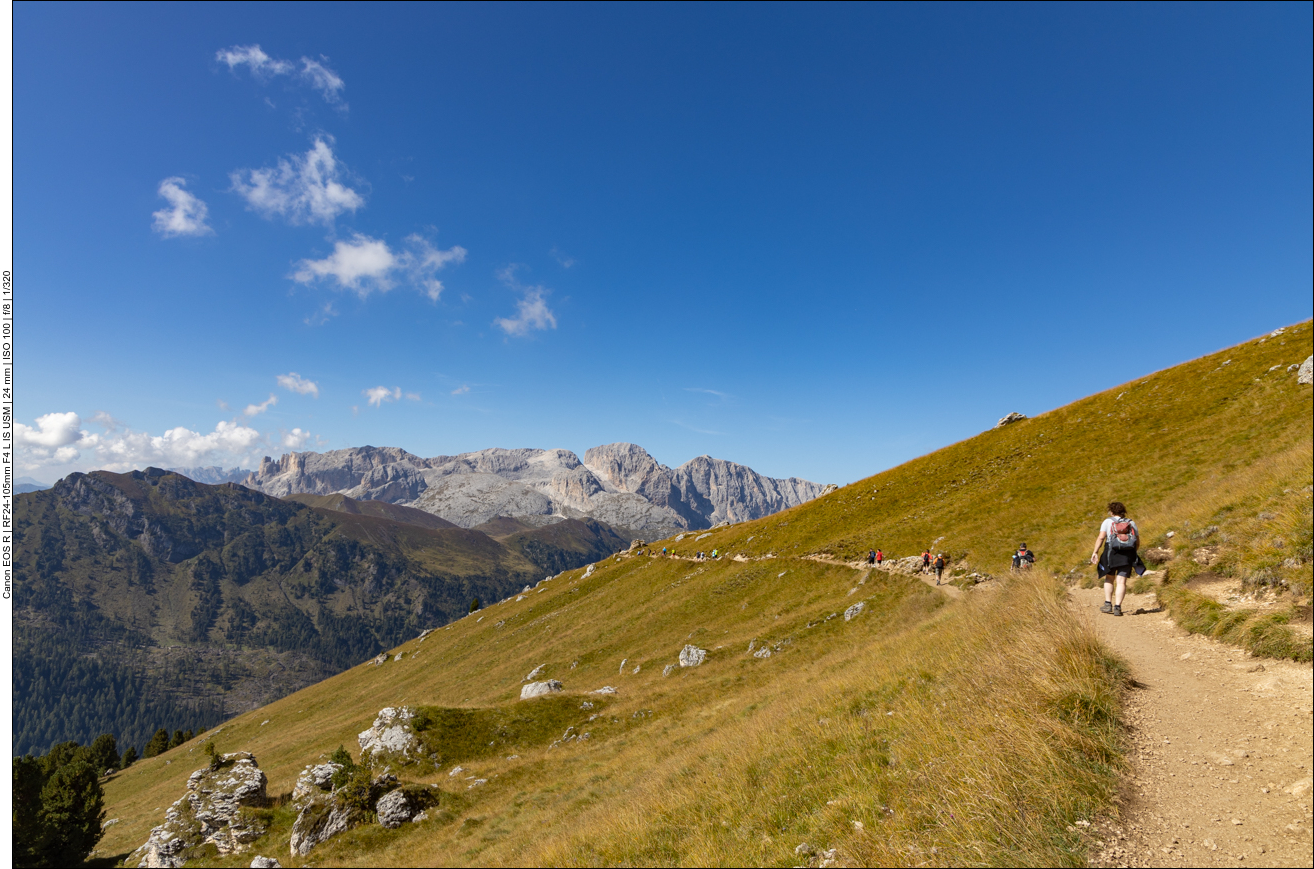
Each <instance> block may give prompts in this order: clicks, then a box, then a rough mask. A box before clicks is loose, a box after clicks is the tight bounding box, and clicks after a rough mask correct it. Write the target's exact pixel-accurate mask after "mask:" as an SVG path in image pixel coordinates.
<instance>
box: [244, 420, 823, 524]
mask: <svg viewBox="0 0 1314 869" xmlns="http://www.w3.org/2000/svg"><path fill="white" fill-rule="evenodd" d="M243 485H246V486H249V487H251V488H254V489H258V490H260V491H262V492H265V493H266V494H270V495H275V496H278V497H284V496H287V495H293V494H312V495H328V494H342V495H346V496H347V497H350V498H355V499H358V500H373V501H385V502H388V503H390V504H400V505H403V506H408V507H415V508H417V509H420V510H424V511H426V512H428V513H432V514H434V515H436V516H441V517H442V518H444V519H446V520H448V521H449V522H454V523H456V524H457V525H460V526H462V527H465V528H473V527H475V526H477V525H481V524H483V523H485V522H489V521H491V520H493V519H495V518H497V517H499V516H507V517H513V518H516V519H518V520H520V521H522V522H525V523H527V524H529V525H531V526H533V527H539V526H542V525H546V524H552V523H555V522H560V521H562V520H564V519H567V518H594V519H598V520H601V521H603V522H606V523H608V524H609V525H612V526H614V527H616V528H618V529H624V530H626V531H628V532H633V533H634V534H636V535H637V536H642V537H647V538H649V539H651V538H652V537H656V536H662V535H665V534H668V533H674V532H676V531H682V530H688V529H692V528H706V527H710V526H711V525H714V524H716V523H717V522H722V521H726V520H729V521H741V520H744V519H753V518H757V517H759V516H765V515H768V514H770V513H774V512H776V511H778V510H783V509H786V508H788V507H793V506H795V505H797V504H801V503H803V502H804V501H808V500H811V499H812V498H815V497H816V496H817V495H818V494H819V493H820V492H821V487H820V486H818V485H817V484H815V483H810V482H808V481H806V480H798V479H795V478H790V479H787V480H776V479H773V478H770V477H764V476H762V475H760V474H758V473H756V472H755V471H753V469H752V468H748V467H746V466H744V465H739V464H735V463H734V462H727V461H724V460H721V459H714V458H712V457H710V456H699V457H698V458H696V459H692V460H690V461H689V462H686V463H685V464H684V465H682V466H680V467H679V468H677V469H674V470H673V469H671V468H669V467H667V466H666V465H663V464H661V463H659V462H658V461H657V460H656V459H654V458H653V457H652V455H650V454H649V453H648V451H647V450H645V449H644V448H643V447H641V446H639V445H637V444H631V443H613V444H604V445H602V446H597V447H593V448H592V449H590V450H587V451H586V452H585V453H584V461H582V462H581V461H580V459H579V457H578V456H577V455H576V454H575V453H573V452H571V451H570V450H564V449H551V450H542V449H503V448H491V449H485V450H478V451H475V452H470V453H462V454H460V455H456V456H436V457H434V458H428V459H425V458H421V457H419V456H416V455H413V454H411V453H408V452H406V451H405V450H402V449H398V448H395V447H355V448H352V449H346V450H333V451H330V452H326V453H313V452H306V453H289V454H287V455H284V456H283V457H282V458H280V459H279V460H278V461H274V460H273V459H269V458H266V459H265V460H264V461H263V462H262V463H261V465H260V469H259V470H258V471H255V472H254V473H252V474H251V475H250V476H249V477H248V478H247V479H246V480H245V481H244V483H243Z"/></svg>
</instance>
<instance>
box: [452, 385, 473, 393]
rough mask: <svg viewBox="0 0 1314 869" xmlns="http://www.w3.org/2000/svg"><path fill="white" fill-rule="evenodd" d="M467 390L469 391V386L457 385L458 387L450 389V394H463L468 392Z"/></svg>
mask: <svg viewBox="0 0 1314 869" xmlns="http://www.w3.org/2000/svg"><path fill="white" fill-rule="evenodd" d="M469 391H470V387H469V386H465V385H462V386H458V387H456V388H455V389H453V390H452V395H465V394H466V393H467V392H469Z"/></svg>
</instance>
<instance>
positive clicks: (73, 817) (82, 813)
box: [39, 757, 105, 866]
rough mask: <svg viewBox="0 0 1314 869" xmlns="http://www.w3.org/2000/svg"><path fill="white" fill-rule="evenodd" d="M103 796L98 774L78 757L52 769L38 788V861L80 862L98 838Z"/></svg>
mask: <svg viewBox="0 0 1314 869" xmlns="http://www.w3.org/2000/svg"><path fill="white" fill-rule="evenodd" d="M104 806H105V797H104V794H103V792H102V791H101V789H100V781H99V776H98V775H97V774H96V770H94V769H92V767H91V764H89V763H87V761H86V760H84V759H83V758H82V757H76V758H74V759H73V760H72V761H71V762H69V763H66V764H64V765H63V766H61V767H60V768H59V769H57V770H55V772H54V774H53V775H51V776H50V778H49V779H48V780H47V781H46V785H45V787H43V788H42V789H41V809H40V815H39V817H40V819H41V826H42V827H43V828H44V834H45V835H44V836H43V840H44V841H43V842H42V848H41V851H42V853H41V858H42V859H41V862H42V863H43V864H44V865H48V866H73V865H76V864H78V863H81V862H82V861H83V860H84V859H85V858H86V856H87V855H88V854H90V853H91V850H92V849H93V848H95V847H96V843H97V842H98V841H100V837H101V828H100V825H101V822H102V821H103V820H105V811H104Z"/></svg>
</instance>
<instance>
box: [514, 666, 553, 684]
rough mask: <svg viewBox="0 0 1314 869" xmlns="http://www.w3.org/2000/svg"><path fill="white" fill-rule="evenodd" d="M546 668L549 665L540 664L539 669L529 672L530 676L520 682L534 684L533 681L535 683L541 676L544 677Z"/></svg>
mask: <svg viewBox="0 0 1314 869" xmlns="http://www.w3.org/2000/svg"><path fill="white" fill-rule="evenodd" d="M546 666H547V664H539V665H538V666H537V667H535V668H534V669H532V670H530V671H529V675H528V676H526V677H525V678H523V679H521V680H520V681H521V682H533V681H534V680H535V679H537V678H538V677H539V676H541V675H543V668H544V667H546Z"/></svg>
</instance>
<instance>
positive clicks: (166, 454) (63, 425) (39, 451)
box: [15, 412, 268, 471]
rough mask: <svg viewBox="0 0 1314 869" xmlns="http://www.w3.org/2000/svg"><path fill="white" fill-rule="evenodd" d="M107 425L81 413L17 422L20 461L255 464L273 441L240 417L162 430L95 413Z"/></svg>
mask: <svg viewBox="0 0 1314 869" xmlns="http://www.w3.org/2000/svg"><path fill="white" fill-rule="evenodd" d="M93 421H95V422H98V423H99V424H100V425H102V426H103V427H104V428H105V429H106V430H105V432H104V433H103V434H100V433H94V432H89V431H86V430H85V429H83V428H82V427H81V419H80V418H79V416H78V414H76V413H71V412H70V413H48V414H46V415H45V416H41V417H38V418H37V420H36V426H34V427H33V426H26V425H24V424H22V423H17V424H16V425H15V433H16V435H17V438H16V446H17V452H18V464H19V466H20V467H21V468H23V469H35V468H40V467H49V466H52V465H56V466H65V467H66V468H70V469H72V467H73V466H75V465H76V467H77V468H83V469H86V470H96V469H104V470H110V471H127V470H132V469H134V468H144V467H147V466H150V465H154V466H156V467H161V468H172V467H190V466H193V465H200V464H223V465H225V466H227V467H232V466H234V465H237V466H240V467H252V466H253V465H254V463H255V462H257V461H259V458H260V455H259V454H258V449H260V448H262V447H263V446H264V445H266V443H267V442H268V438H265V437H263V436H262V435H261V434H260V432H258V431H256V430H255V429H253V428H250V427H249V426H246V425H243V424H241V423H239V422H236V421H221V422H219V423H218V424H216V425H215V427H214V431H212V432H208V433H201V432H195V431H192V430H190V429H188V428H185V427H182V426H179V427H176V428H172V429H169V430H168V431H166V432H165V433H164V434H162V435H151V434H148V433H146V432H137V431H132V430H131V429H128V428H126V427H123V426H122V424H121V423H118V422H117V421H115V420H114V419H113V418H112V417H110V416H109V415H108V414H103V413H99V414H97V415H96V416H95V417H93Z"/></svg>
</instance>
